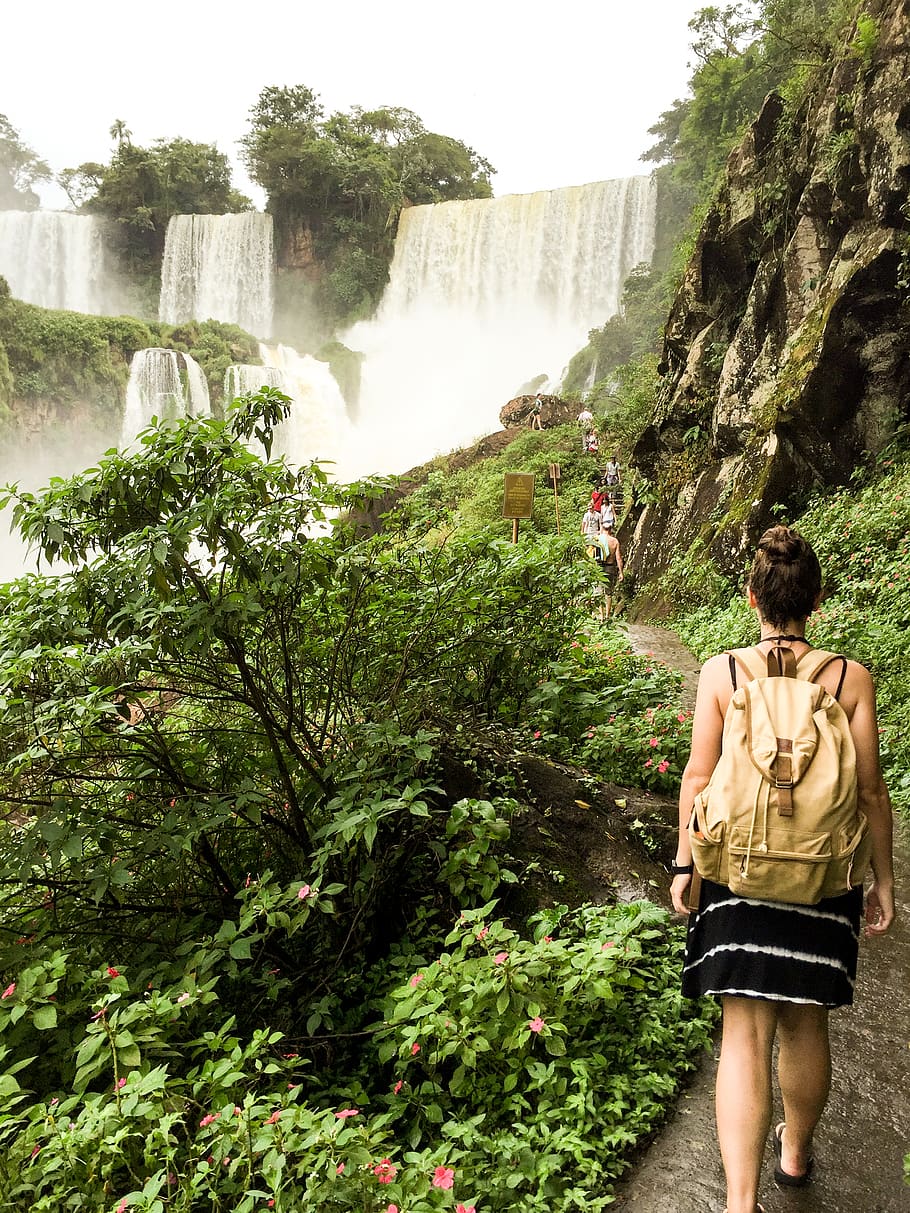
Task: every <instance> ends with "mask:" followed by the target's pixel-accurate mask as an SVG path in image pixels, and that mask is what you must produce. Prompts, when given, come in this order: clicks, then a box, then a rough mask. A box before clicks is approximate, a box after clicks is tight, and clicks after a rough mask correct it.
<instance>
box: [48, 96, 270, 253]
mask: <svg viewBox="0 0 910 1213" xmlns="http://www.w3.org/2000/svg"><path fill="white" fill-rule="evenodd" d="M111 138H113V139H114V140H115V141H116V146H115V149H114V153H113V155H112V156H111V159H110V161H109V163H108V164H97V163H95V162H91V163H85V164H80V165H79V166H78V167H77V168H67V169H64V170H63V171H62V172H61V173H59V174H58V176H57V180H58V182H59V184H60V185H61V186H62V187H63V189H64V190H65V191H66V193H67V195H68V197H69V199H70V201H71V202H72V203H73V205H74V206H76V207H79V208H82V209H84V210H86V211H91V212H92V213H94V214H99V215H107V216H108V217H109V218H110V219H112V220H113V221H114V223H115V225H116V230H117V231H118V234H119V248H120V251H121V253H122V255H123V259H124V262H125V267H126V269H127V271H128V272H129V273H130V274H131V275H132V276H134V277H135V276H139V277H142V276H143V275H145V276H148V275H152V276H154V275H156V274H157V271H158V267H159V265H160V263H161V255H162V253H163V251H164V237H165V233H166V231H167V224H168V220H169V219H170V217H171V215H188V214H215V215H219V214H224V213H227V212H233V211H242V210H248V209H250V207H251V206H252V203H251V202H250V200H249V199H248V198H245V197H244V196H243V195H242V194H239V193H238V192H237V191H236V190H235V189H233V188H232V186H231V167H230V162H229V161H228V158H227V156H225V155H224V153H223V152H219V151H218V149H217V148H216V147H215V146H214V145H213V144H209V143H192V142H191V141H190V140H188V139H156V140H155V141H154V143H153V144H152V146H151V147H140V146H139V145H138V144H134V143H133V141H132V138H131V135H130V132H129V130H127V127H126V124H125V123H124V122H123V121H121V120H119V119H118V120H117V121H116V122H115V123H114V124H113V126H112V127H111Z"/></svg>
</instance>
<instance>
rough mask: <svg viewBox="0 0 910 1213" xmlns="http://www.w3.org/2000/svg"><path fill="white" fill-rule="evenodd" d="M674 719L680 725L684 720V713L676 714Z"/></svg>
mask: <svg viewBox="0 0 910 1213" xmlns="http://www.w3.org/2000/svg"><path fill="white" fill-rule="evenodd" d="M676 719H677V720H678V721H679V723H680V724H682V722H683V721H684V720H685V719H686V714H685V712H677V713H676Z"/></svg>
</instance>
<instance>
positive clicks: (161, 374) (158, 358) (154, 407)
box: [120, 347, 211, 447]
mask: <svg viewBox="0 0 910 1213" xmlns="http://www.w3.org/2000/svg"><path fill="white" fill-rule="evenodd" d="M181 364H182V369H183V374H182V375H181ZM210 413H211V406H210V404H209V389H208V384H207V383H206V381H205V375H204V374H203V373H202V368H201V367H200V366H199V364H198V363H197V362H196V361H195V360H194V359H193V358H191V357H190V356H189V354H178V353H177V351H176V350H163V349H158V348H156V347H152V348H150V349H145V350H137V351H136V353H135V354H134V355H133V360H132V362H131V363H130V377H129V382H128V383H127V385H126V408H125V409H124V412H123V425H122V427H121V431H120V446H121V447H126V446H128V445H129V444H130V443H131V442H132V441H133V439H134V438H135V437H136V435H137V434H138V433H139V432H140V430H144V429H145V428H146V427H147V426H149V425H151V421H152V418H153V417H157V418H158V419H159V421H175V420H176V419H177V418H179V417H185V416H190V417H207V416H209V415H210Z"/></svg>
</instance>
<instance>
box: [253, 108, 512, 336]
mask: <svg viewBox="0 0 910 1213" xmlns="http://www.w3.org/2000/svg"><path fill="white" fill-rule="evenodd" d="M241 145H242V148H243V158H244V161H245V163H246V165H247V168H248V169H249V172H250V175H251V177H252V178H253V180H254V181H256V182H258V184H259V185H261V186H262V187H263V189H265V191H266V193H267V194H268V198H269V202H268V209H269V210H270V211H271V213H272V214H273V215H274V216H275V220H276V224H277V226H278V234H279V240H282V239H287V238H288V237H289V236H290V235H291V234H292V233H293V232H295V231H297V230H299V229H300V228H303V229H305V230H307V231H308V232H309V233H310V234H311V235H312V238H313V243H314V253H315V256H316V259H317V261H318V263H319V265H320V266H322V267H324V270H325V273H324V277H323V281H322V285H321V294H320V299H319V303H320V304H321V305H322V307H323V308H325V309H326V310H327V311H328V314H330V315H332V316H335V317H337V318H339V319H341V318H344V317H350V316H352V315H354V314H357V313H360V312H363V311H366V310H370V309H371V308H372V307H373V306H374V305H375V303H376V302H377V300H378V298H379V295H380V293H381V291H382V288H383V286H384V285H385V283H386V280H387V277H388V265H389V261H390V259H391V255H392V247H393V244H394V238H395V230H396V226H397V222H398V215H399V213H400V211H401V209H402V207H404V206H411V205H416V204H419V203H426V202H445V201H448V200H451V199H455V198H489V197H490V196H491V188H490V174H491V173H492V172H493V169H492V167H491V165H490V164H489V163H488V162H487V161H486V160H484V159H483V157H482V156H479V155H478V154H477V153H476V152H475V151H474V150H473V148H470V147H467V146H466V145H465V144H464V143H461V142H460V141H459V140H457V139H453V138H451V137H449V136H447V135H439V134H436V133H434V132H432V131H428V130H427V129H426V128H425V127H424V125H423V123H422V121H421V120H420V118H419V117H418V116H417V115H416V114H415V113H413V112H412V111H411V110H408V109H404V108H402V107H399V106H391V107H384V108H381V109H377V110H364V109H362V108H360V107H359V106H354V107H353V108H352V109H351V110H349V111H347V112H342V111H339V112H337V113H334V114H330V115H328V116H327V115H326V113H325V111H324V109H323V107H322V105H321V104H320V102H319V98H318V96H317V95H316V94H315V93H314V92H313V91H312V90H311V89H309V88H307V87H306V86H305V85H296V86H294V87H290V88H279V87H268V88H265V89H263V91H262V92H261V93H260V95H259V99H258V100H257V102H256V104H255V105H254V106H253V108H252V110H251V111H250V129H249V131H248V132H247V134H246V135H245V136H244V138H243V140H242V141H241Z"/></svg>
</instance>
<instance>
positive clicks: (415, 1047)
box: [411, 1040, 420, 1057]
mask: <svg viewBox="0 0 910 1213" xmlns="http://www.w3.org/2000/svg"><path fill="white" fill-rule="evenodd" d="M419 1052H420V1045H419V1044H418V1043H417V1041H416V1040H415V1041H414V1043H413V1044H412V1045H411V1056H412V1057H416V1056H417V1054H418V1053H419Z"/></svg>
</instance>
